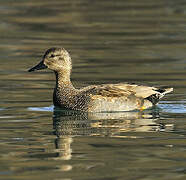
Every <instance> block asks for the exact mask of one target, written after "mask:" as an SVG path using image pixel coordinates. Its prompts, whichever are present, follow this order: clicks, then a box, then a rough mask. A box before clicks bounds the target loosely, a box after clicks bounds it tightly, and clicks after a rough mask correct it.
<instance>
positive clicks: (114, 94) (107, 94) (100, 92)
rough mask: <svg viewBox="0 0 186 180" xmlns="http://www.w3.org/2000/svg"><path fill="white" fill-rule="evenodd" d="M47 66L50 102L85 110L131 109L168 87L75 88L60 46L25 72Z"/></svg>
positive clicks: (66, 55) (143, 105) (151, 100)
mask: <svg viewBox="0 0 186 180" xmlns="http://www.w3.org/2000/svg"><path fill="white" fill-rule="evenodd" d="M45 68H49V69H51V70H53V71H54V72H55V74H56V87H55V89H54V96H53V97H54V98H53V99H54V105H56V106H59V107H62V108H67V109H72V110H81V111H89V112H100V111H131V110H134V109H140V110H143V109H146V108H149V107H152V106H153V105H155V104H157V103H158V101H159V99H161V98H162V97H163V96H164V95H165V94H166V93H169V92H171V91H172V90H173V89H172V88H167V87H162V88H155V87H149V86H142V85H135V84H123V83H121V84H104V85H92V86H88V87H86V88H82V89H75V88H74V87H73V85H72V83H71V81H70V74H71V69H72V65H71V58H70V55H69V53H68V52H67V51H66V50H65V49H64V48H51V49H49V50H47V51H46V53H45V55H44V56H43V60H42V61H41V62H40V63H39V64H38V65H36V66H35V67H33V68H31V69H30V70H29V71H34V70H39V69H45Z"/></svg>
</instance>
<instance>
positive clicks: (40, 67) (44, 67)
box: [28, 61, 47, 72]
mask: <svg viewBox="0 0 186 180" xmlns="http://www.w3.org/2000/svg"><path fill="white" fill-rule="evenodd" d="M46 68H47V66H46V65H45V64H44V63H43V61H41V62H40V63H39V64H37V65H36V66H34V67H33V68H31V69H29V70H28V72H32V71H36V70H40V69H46Z"/></svg>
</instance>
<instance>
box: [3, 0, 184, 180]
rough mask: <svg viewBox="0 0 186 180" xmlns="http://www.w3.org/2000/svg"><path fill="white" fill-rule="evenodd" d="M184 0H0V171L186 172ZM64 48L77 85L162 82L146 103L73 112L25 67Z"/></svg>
mask: <svg viewBox="0 0 186 180" xmlns="http://www.w3.org/2000/svg"><path fill="white" fill-rule="evenodd" d="M185 9H186V2H185V1H183V0H178V1H173V0H161V1H160V0H157V1H152V0H148V1H147V0H141V1H138V0H132V1H131V0H125V1H123V0H117V1H113V0H111V1H107V0H101V1H98V0H94V1H90V0H70V1H67V0H63V1H59V0H54V1H49V0H45V1H41V0H37V1H36V0H33V1H26V0H20V1H14V0H7V1H2V0H1V1H0V17H1V22H0V39H1V41H0V52H1V54H0V86H1V88H0V97H1V101H0V147H1V148H0V179H2V180H9V179H11V180H12V179H15V180H20V179H24V180H25V179H35V180H40V179H46V180H48V179H54V180H59V179H60V180H71V179H72V180H74V179H78V180H86V179H90V180H115V179H117V180H123V179H125V180H133V179H135V180H137V179H139V180H147V179H148V180H160V179H161V180H166V179H167V180H175V179H176V180H177V179H178V180H182V179H183V180H184V179H185V178H186V59H185V57H186V50H185V49H186V25H185V19H186V10H185ZM52 46H59V47H61V46H62V47H65V48H66V49H67V50H68V51H69V52H70V54H71V56H72V59H73V73H72V81H73V83H74V85H75V86H76V87H81V86H86V85H91V84H100V83H117V82H136V83H144V84H149V85H169V86H172V87H174V92H173V93H172V94H168V95H167V96H166V97H165V98H164V99H163V100H162V101H161V102H160V104H159V105H158V107H156V108H155V109H153V110H148V111H145V112H125V113H124V112H123V113H94V114H92V113H91V114H90V113H74V112H71V111H68V112H66V111H59V110H58V109H54V107H53V106H52V91H53V87H54V83H55V81H54V75H53V73H52V72H50V71H49V70H48V71H47V70H46V71H40V72H36V73H28V72H27V70H28V69H29V68H30V67H32V66H33V65H35V64H36V63H37V62H38V61H39V60H40V59H41V56H42V54H43V53H44V51H45V50H46V49H48V48H50V47H52Z"/></svg>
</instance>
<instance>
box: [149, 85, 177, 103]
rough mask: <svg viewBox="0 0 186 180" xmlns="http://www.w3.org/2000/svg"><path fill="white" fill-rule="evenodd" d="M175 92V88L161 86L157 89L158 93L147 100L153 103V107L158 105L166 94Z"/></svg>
mask: <svg viewBox="0 0 186 180" xmlns="http://www.w3.org/2000/svg"><path fill="white" fill-rule="evenodd" d="M172 91H173V88H172V87H167V86H161V87H157V89H156V93H155V94H152V95H150V96H149V97H147V98H146V99H147V100H149V101H151V103H152V104H153V105H156V104H157V103H158V102H159V100H160V99H161V98H162V97H163V96H165V94H167V93H170V92H172Z"/></svg>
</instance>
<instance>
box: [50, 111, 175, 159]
mask: <svg viewBox="0 0 186 180" xmlns="http://www.w3.org/2000/svg"><path fill="white" fill-rule="evenodd" d="M158 119H159V113H158V112H157V111H150V112H145V111H144V112H122V113H90V112H80V111H65V110H64V111H62V110H59V109H57V108H55V110H54V115H53V127H54V134H55V135H56V136H57V139H56V141H55V142H56V149H57V152H58V157H57V159H62V160H69V159H71V152H72V149H71V143H72V142H73V140H72V138H73V137H75V136H106V137H119V138H122V137H131V138H136V136H135V135H134V134H133V135H132V136H130V135H129V133H130V132H156V131H166V130H167V131H171V128H173V125H172V124H168V125H165V124H160V123H157V121H158ZM125 132H127V134H123V133H125Z"/></svg>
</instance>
